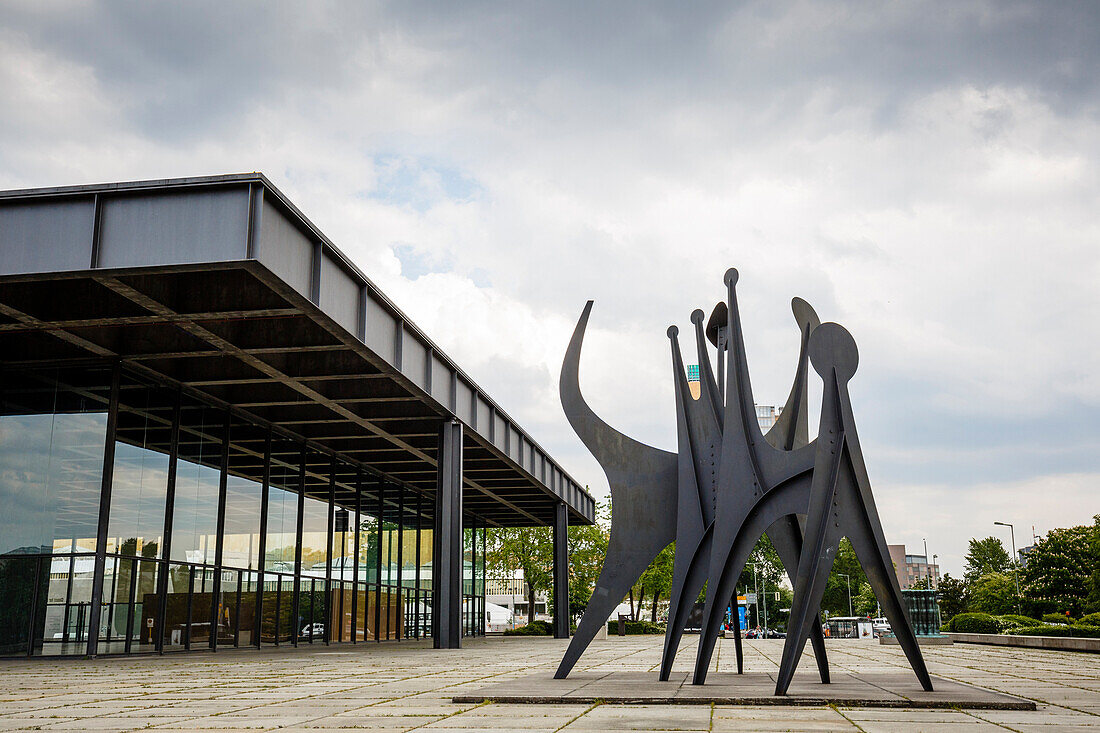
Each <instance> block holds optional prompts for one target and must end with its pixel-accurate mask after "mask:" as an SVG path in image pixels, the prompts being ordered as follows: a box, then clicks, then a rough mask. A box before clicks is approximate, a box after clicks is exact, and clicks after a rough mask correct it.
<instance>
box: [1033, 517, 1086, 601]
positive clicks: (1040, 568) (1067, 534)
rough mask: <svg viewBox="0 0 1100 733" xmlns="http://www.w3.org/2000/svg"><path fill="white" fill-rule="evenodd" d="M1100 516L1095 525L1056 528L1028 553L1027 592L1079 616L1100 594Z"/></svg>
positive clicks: (1038, 599)
mask: <svg viewBox="0 0 1100 733" xmlns="http://www.w3.org/2000/svg"><path fill="white" fill-rule="evenodd" d="M1098 533H1100V515H1098V516H1097V517H1096V518H1095V521H1094V523H1093V524H1091V525H1081V526H1077V527H1065V528H1061V529H1052V530H1051V531H1050V532H1048V533H1047V536H1046V537H1045V538H1043V539H1042V540H1040V541H1039V542H1038V544H1036V546H1035V549H1034V550H1032V551H1031V552H1030V553H1028V556H1027V567H1026V568H1024V569H1023V571H1022V572H1021V585H1022V588H1023V591H1024V592H1025V593H1026V594H1027V596H1028V597H1029V598H1030V599H1031V600H1033V601H1040V602H1043V603H1044V604H1046V605H1048V606H1050V610H1053V611H1058V612H1065V611H1069V612H1070V613H1071V614H1073V615H1074V616H1079V615H1081V613H1082V612H1083V611H1084V610H1085V609H1086V607H1088V605H1089V601H1090V598H1091V597H1094V596H1095V594H1096V587H1095V579H1096V573H1097V569H1098V568H1100V553H1098V552H1097V551H1096V547H1097V540H1096V536H1097V534H1098Z"/></svg>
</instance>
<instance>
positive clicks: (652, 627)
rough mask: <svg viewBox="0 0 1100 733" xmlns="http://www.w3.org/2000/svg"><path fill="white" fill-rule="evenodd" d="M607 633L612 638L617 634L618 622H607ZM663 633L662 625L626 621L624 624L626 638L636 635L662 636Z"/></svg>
mask: <svg viewBox="0 0 1100 733" xmlns="http://www.w3.org/2000/svg"><path fill="white" fill-rule="evenodd" d="M607 633H609V634H611V635H612V636H614V635H616V634H618V633H619V622H618V620H615V621H608V622H607ZM663 633H665V625H664V624H655V623H653V622H652V621H627V622H626V634H627V636H635V635H638V634H663Z"/></svg>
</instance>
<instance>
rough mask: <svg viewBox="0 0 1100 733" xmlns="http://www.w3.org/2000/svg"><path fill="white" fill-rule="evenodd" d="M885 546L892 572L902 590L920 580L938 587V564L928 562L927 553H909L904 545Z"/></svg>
mask: <svg viewBox="0 0 1100 733" xmlns="http://www.w3.org/2000/svg"><path fill="white" fill-rule="evenodd" d="M886 547H887V549H889V550H890V560H891V561H892V562H893V563H894V572H895V573H896V574H897V576H898V585H900V586H901V589H902V590H909V589H910V588H912V587H913V586H914V585H915V584H916V583H918V582H921V581H926V582H928V583H930V587H931V588H932V589H938V588H939V587H940V566H939V565H938V564H936V563H934V562H931V563H930V562H928V556H927V555H910V554H909V553H907V552H906V551H905V545H887V546H886Z"/></svg>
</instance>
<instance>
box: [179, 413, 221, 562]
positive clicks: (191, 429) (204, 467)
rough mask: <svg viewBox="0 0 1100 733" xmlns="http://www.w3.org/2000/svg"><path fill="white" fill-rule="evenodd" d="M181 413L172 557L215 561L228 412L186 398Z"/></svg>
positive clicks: (183, 560) (196, 560)
mask: <svg viewBox="0 0 1100 733" xmlns="http://www.w3.org/2000/svg"><path fill="white" fill-rule="evenodd" d="M180 414H181V417H180V446H179V463H178V465H177V467H176V502H175V509H174V511H173V516H172V553H171V554H172V557H171V559H172V560H174V561H177V562H189V563H200V564H202V563H210V564H213V562H214V555H215V551H216V546H217V536H216V535H217V530H218V487H219V478H220V476H221V455H222V436H223V435H224V433H225V413H224V412H222V411H221V410H217V409H214V408H212V407H206V406H204V405H199V404H193V403H190V402H185V403H184V405H183V408H182V410H181V413H180Z"/></svg>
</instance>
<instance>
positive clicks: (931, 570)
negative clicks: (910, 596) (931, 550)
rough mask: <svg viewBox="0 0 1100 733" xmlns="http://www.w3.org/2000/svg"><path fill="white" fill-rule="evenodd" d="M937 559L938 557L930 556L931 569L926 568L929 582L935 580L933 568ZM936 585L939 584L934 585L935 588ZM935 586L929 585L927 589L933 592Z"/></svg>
mask: <svg viewBox="0 0 1100 733" xmlns="http://www.w3.org/2000/svg"><path fill="white" fill-rule="evenodd" d="M939 557H940V556H939V555H933V556H932V567H930V568H928V579H929V581H933V580H935V579H936V571H935V568H936V567H937V564H936V561H937V560H938V559H939ZM938 585H939V583H936V584H935V586H938ZM935 586H933V585H931V584H930V585H929V588H932V589H933V590H935Z"/></svg>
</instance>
